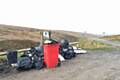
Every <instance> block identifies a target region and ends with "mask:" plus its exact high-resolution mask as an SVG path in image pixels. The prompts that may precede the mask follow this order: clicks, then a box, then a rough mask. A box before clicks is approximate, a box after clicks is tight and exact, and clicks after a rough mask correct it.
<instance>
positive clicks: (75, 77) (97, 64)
mask: <svg viewBox="0 0 120 80" xmlns="http://www.w3.org/2000/svg"><path fill="white" fill-rule="evenodd" d="M15 73H17V74H12V75H10V76H7V77H4V78H0V80H120V52H119V51H113V52H101V51H99V52H98V51H97V52H89V53H87V54H80V55H78V56H77V57H76V58H75V59H72V60H69V61H66V62H64V63H63V64H62V66H61V67H58V68H55V69H42V70H30V71H25V72H20V73H18V72H15Z"/></svg>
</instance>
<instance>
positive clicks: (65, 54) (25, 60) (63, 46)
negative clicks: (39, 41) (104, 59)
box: [7, 40, 77, 70]
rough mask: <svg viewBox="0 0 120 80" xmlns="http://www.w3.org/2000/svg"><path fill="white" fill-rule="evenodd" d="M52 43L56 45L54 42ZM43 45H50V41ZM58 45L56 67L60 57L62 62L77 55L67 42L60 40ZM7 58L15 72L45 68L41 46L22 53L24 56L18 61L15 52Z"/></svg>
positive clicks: (59, 63) (11, 52)
mask: <svg viewBox="0 0 120 80" xmlns="http://www.w3.org/2000/svg"><path fill="white" fill-rule="evenodd" d="M52 42H53V43H56V41H52ZM45 43H50V44H51V42H50V41H45ZM53 43H52V44H53ZM59 44H60V48H59V60H58V65H57V66H60V65H61V59H60V57H62V58H63V60H64V59H68V60H69V59H72V58H74V57H76V54H77V53H76V52H75V50H74V48H73V46H71V45H70V44H69V42H68V41H67V40H61V41H60V42H59ZM7 57H8V63H9V64H10V65H12V66H13V67H14V66H15V67H16V69H17V70H28V69H32V68H35V69H38V70H40V69H42V68H44V67H45V66H46V64H45V63H44V49H43V45H39V46H36V47H32V48H31V49H30V50H28V51H24V54H23V55H21V56H20V58H19V59H18V58H17V51H10V52H8V54H7ZM11 57H12V58H11Z"/></svg>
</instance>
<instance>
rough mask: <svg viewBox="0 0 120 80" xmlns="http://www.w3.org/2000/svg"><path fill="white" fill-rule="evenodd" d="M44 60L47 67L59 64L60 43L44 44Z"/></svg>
mask: <svg viewBox="0 0 120 80" xmlns="http://www.w3.org/2000/svg"><path fill="white" fill-rule="evenodd" d="M43 48H44V62H45V64H46V66H47V68H54V67H56V66H57V65H58V55H59V44H58V43H54V44H44V46H43Z"/></svg>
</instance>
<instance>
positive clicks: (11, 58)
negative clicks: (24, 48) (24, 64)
mask: <svg viewBox="0 0 120 80" xmlns="http://www.w3.org/2000/svg"><path fill="white" fill-rule="evenodd" d="M7 59H8V64H9V65H11V64H15V63H17V51H9V52H8V53H7Z"/></svg>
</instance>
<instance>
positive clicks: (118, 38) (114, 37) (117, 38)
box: [102, 34, 120, 41]
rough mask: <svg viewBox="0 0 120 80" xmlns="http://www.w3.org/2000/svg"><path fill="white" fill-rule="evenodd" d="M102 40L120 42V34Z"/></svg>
mask: <svg viewBox="0 0 120 80" xmlns="http://www.w3.org/2000/svg"><path fill="white" fill-rule="evenodd" d="M102 38H103V39H106V40H112V41H120V34H119V35H111V36H104V37H102Z"/></svg>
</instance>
